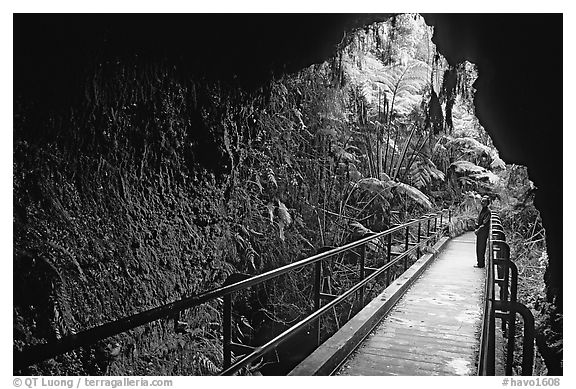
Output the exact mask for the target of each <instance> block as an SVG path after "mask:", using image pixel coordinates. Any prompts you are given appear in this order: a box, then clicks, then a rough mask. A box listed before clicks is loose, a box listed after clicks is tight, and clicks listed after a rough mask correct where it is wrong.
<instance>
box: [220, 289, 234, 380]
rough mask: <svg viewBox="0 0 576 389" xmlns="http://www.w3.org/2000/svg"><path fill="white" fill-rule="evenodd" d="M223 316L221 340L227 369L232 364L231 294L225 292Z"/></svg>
mask: <svg viewBox="0 0 576 389" xmlns="http://www.w3.org/2000/svg"><path fill="white" fill-rule="evenodd" d="M223 300H224V307H223V310H224V312H223V318H222V321H223V323H222V340H223V343H224V344H223V346H224V358H223V359H224V369H227V368H228V367H230V365H231V364H232V348H231V345H230V344H231V343H232V295H231V294H230V293H228V294H225V295H224V297H223Z"/></svg>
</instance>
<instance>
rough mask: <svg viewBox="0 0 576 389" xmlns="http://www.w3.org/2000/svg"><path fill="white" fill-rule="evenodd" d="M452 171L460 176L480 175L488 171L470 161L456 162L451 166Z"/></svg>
mask: <svg viewBox="0 0 576 389" xmlns="http://www.w3.org/2000/svg"><path fill="white" fill-rule="evenodd" d="M450 169H453V170H454V172H456V173H460V174H478V173H483V172H484V171H485V170H486V169H484V168H483V167H481V166H478V165H476V164H474V163H472V162H470V161H464V160H460V161H456V162H453V163H452V164H451V165H450Z"/></svg>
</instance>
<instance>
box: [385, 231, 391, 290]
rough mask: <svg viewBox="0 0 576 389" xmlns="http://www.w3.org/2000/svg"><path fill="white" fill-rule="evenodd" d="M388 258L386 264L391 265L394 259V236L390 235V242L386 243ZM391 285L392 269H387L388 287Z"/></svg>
mask: <svg viewBox="0 0 576 389" xmlns="http://www.w3.org/2000/svg"><path fill="white" fill-rule="evenodd" d="M386 248H387V256H388V258H387V259H386V263H390V260H391V259H392V234H388V241H387V242H386ZM388 285H390V269H386V287H388Z"/></svg>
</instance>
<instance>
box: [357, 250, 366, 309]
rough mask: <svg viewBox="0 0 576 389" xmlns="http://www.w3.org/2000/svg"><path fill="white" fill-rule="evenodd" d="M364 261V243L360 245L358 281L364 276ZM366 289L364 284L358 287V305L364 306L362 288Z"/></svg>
mask: <svg viewBox="0 0 576 389" xmlns="http://www.w3.org/2000/svg"><path fill="white" fill-rule="evenodd" d="M365 263H366V244H363V245H362V246H361V247H360V274H359V278H360V281H362V280H363V279H364V277H365V274H364V273H365V271H364V267H365ZM365 289H366V287H365V286H362V287H361V288H360V306H361V307H363V306H364V290H365Z"/></svg>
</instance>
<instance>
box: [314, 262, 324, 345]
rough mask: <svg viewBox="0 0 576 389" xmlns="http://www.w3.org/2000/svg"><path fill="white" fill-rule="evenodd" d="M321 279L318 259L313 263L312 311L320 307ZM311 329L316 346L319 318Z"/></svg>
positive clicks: (318, 340)
mask: <svg viewBox="0 0 576 389" xmlns="http://www.w3.org/2000/svg"><path fill="white" fill-rule="evenodd" d="M321 279H322V261H318V262H316V263H315V264H314V312H316V311H317V310H319V309H320V292H321V290H320V288H321V284H320V282H321ZM312 331H313V333H314V334H315V338H316V346H319V345H320V318H318V319H317V320H316V321H315V322H314V325H313V327H312Z"/></svg>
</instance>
